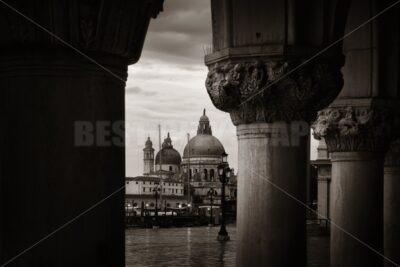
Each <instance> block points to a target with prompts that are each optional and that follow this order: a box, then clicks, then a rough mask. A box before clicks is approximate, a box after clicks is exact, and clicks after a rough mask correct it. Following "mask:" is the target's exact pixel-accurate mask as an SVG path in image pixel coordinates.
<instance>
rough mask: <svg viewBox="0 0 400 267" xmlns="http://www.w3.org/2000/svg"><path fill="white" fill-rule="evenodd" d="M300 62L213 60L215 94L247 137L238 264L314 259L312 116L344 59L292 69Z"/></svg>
mask: <svg viewBox="0 0 400 267" xmlns="http://www.w3.org/2000/svg"><path fill="white" fill-rule="evenodd" d="M299 63H300V62H296V61H286V62H285V61H272V60H270V59H269V60H255V61H252V59H250V58H247V59H246V61H243V62H240V63H231V62H218V63H216V64H213V65H210V66H209V69H210V72H209V74H208V78H207V82H206V85H207V89H208V93H209V95H210V96H211V99H212V101H213V103H214V105H215V106H216V107H217V108H219V109H221V110H224V111H227V112H229V113H230V115H231V118H232V121H233V123H234V124H235V125H236V126H237V135H238V140H239V159H238V161H239V173H238V212H237V266H274V267H280V266H282V267H283V266H305V264H306V229H305V222H306V213H305V205H306V204H305V202H306V199H305V198H306V176H307V169H308V168H309V164H308V138H309V132H310V128H309V124H308V122H309V121H310V120H312V118H314V116H315V115H316V110H317V109H318V108H319V107H320V106H324V105H326V104H327V103H329V102H330V101H332V100H333V98H334V97H335V95H336V93H337V92H338V91H339V90H340V88H341V85H342V79H341V72H340V65H339V64H337V65H335V64H328V63H323V62H316V63H314V64H312V65H307V66H306V67H304V68H302V69H301V71H292V72H291V70H292V68H293V67H294V66H297V65H298V64H299ZM273 82H275V84H273ZM270 84H272V85H270ZM335 92H336V93H335ZM251 96H253V97H252V98H251V99H249V97H251Z"/></svg>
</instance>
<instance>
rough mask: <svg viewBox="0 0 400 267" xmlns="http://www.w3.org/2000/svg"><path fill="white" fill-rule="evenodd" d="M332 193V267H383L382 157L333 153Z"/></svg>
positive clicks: (369, 154) (359, 153)
mask: <svg viewBox="0 0 400 267" xmlns="http://www.w3.org/2000/svg"><path fill="white" fill-rule="evenodd" d="M331 192H332V195H331V207H330V210H331V219H332V224H331V248H330V249H331V267H358V266H359V267H362V266H382V262H383V259H382V256H380V255H379V254H377V253H376V252H374V251H373V250H372V249H374V250H376V251H379V252H382V245H383V244H382V243H383V240H382V222H383V210H382V209H383V195H382V194H383V156H382V154H380V153H373V152H334V153H332V187H331ZM367 246H369V247H367ZM371 248H372V249H371Z"/></svg>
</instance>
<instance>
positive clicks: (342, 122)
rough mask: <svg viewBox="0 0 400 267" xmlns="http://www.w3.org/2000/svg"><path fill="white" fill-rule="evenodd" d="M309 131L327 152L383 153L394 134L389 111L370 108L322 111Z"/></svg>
mask: <svg viewBox="0 0 400 267" xmlns="http://www.w3.org/2000/svg"><path fill="white" fill-rule="evenodd" d="M312 129H313V130H314V133H313V134H314V137H315V138H316V139H321V138H324V139H325V141H326V144H327V147H328V150H329V152H345V151H381V152H385V151H386V150H387V147H388V145H389V144H390V140H392V136H393V134H394V131H393V116H392V115H391V114H390V113H389V110H388V109H383V108H373V107H334V108H328V109H325V110H322V111H320V112H319V113H318V119H317V121H316V122H315V123H314V124H313V125H312Z"/></svg>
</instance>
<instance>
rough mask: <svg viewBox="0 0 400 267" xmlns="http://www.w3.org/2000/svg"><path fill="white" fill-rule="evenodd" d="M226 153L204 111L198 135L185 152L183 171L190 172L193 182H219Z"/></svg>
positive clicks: (189, 143) (191, 140)
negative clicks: (219, 169)
mask: <svg viewBox="0 0 400 267" xmlns="http://www.w3.org/2000/svg"><path fill="white" fill-rule="evenodd" d="M224 152H225V149H224V146H223V145H222V143H221V142H220V141H219V140H218V139H217V138H216V137H215V136H213V135H212V130H211V125H210V120H209V119H208V117H207V116H206V110H205V109H204V111H203V116H201V117H200V121H199V126H198V128H197V135H196V136H194V137H193V138H192V139H190V140H189V142H188V144H187V145H186V147H185V149H184V151H183V160H182V164H181V166H182V169H183V170H184V172H187V171H189V174H190V177H191V181H196V182H215V181H218V175H217V174H218V173H217V168H218V164H220V163H221V155H222V153H224Z"/></svg>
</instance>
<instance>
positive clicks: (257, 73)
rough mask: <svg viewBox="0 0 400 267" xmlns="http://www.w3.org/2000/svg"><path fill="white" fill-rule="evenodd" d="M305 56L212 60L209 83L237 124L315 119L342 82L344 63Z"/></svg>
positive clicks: (214, 97) (212, 93) (214, 98)
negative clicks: (236, 60)
mask: <svg viewBox="0 0 400 267" xmlns="http://www.w3.org/2000/svg"><path fill="white" fill-rule="evenodd" d="M302 63H304V61H302V60H253V59H250V60H247V61H243V60H242V61H240V62H234V61H220V62H217V63H213V64H210V65H209V73H208V76H207V80H206V88H207V91H208V94H209V95H210V97H211V100H212V102H213V104H214V105H215V106H216V107H217V108H218V109H220V110H222V111H225V112H229V113H230V115H231V118H232V121H233V123H234V124H235V125H239V124H248V123H261V122H264V123H265V122H266V123H272V122H276V121H286V122H289V121H295V120H297V121H311V120H313V118H315V116H316V114H317V111H318V110H320V109H322V108H324V107H326V106H327V105H328V104H330V103H331V102H332V101H333V100H334V99H335V97H336V96H337V94H338V93H339V92H340V89H341V88H342V85H343V78H342V73H341V71H340V68H341V65H340V64H334V63H329V62H327V61H325V62H322V61H320V62H318V61H317V62H310V63H308V64H304V65H303V66H301V67H299V68H297V67H298V66H299V65H300V64H302Z"/></svg>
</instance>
